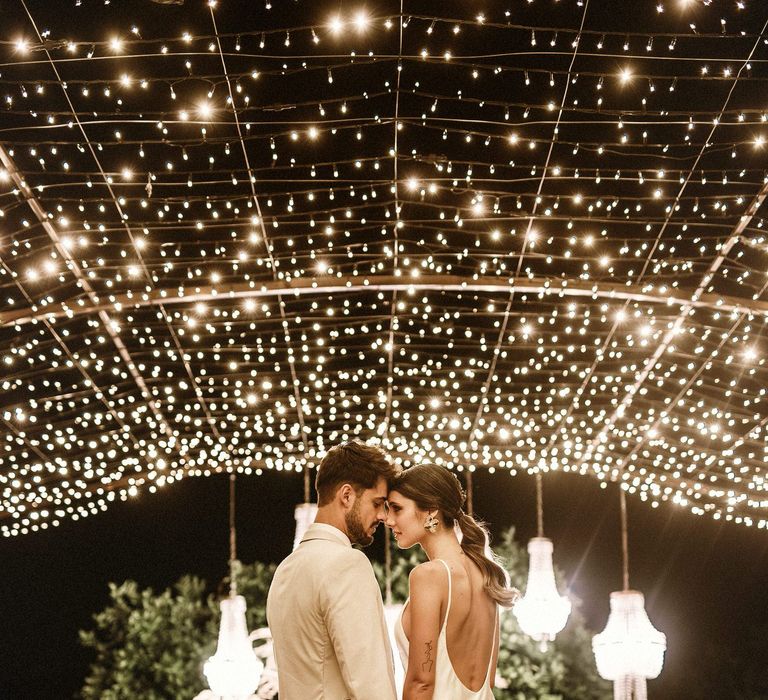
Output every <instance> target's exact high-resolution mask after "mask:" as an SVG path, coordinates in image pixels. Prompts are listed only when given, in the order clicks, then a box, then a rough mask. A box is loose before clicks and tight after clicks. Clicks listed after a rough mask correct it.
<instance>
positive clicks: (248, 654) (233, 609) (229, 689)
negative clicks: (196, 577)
mask: <svg viewBox="0 0 768 700" xmlns="http://www.w3.org/2000/svg"><path fill="white" fill-rule="evenodd" d="M235 543H236V540H235V475H234V474H232V475H230V478H229V548H230V559H229V566H230V590H229V596H228V597H227V598H225V599H224V600H222V601H221V625H220V627H219V640H218V644H217V646H216V653H215V654H214V655H213V656H212V657H211V658H210V659H208V661H206V662H205V665H204V666H203V673H205V677H206V678H207V679H208V685H209V686H210V687H211V690H212V691H213V692H214V693H216V695H218V696H220V697H221V698H226V700H244V699H245V698H248V697H249V696H251V695H252V694H253V693H254V692H255V691H256V688H257V687H258V685H259V680H260V679H261V673H262V671H263V670H264V664H263V663H262V662H261V660H260V659H259V658H258V656H256V653H255V652H254V650H253V645H252V643H251V639H250V637H249V635H248V627H247V625H246V621H245V610H246V605H245V598H243V596H241V595H237V571H238V568H239V566H240V563H239V562H238V561H237V555H236V547H235Z"/></svg>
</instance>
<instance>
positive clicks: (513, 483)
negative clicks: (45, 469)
mask: <svg viewBox="0 0 768 700" xmlns="http://www.w3.org/2000/svg"><path fill="white" fill-rule="evenodd" d="M544 489H545V492H544V493H545V510H544V513H545V534H547V535H548V536H549V537H551V538H552V539H553V540H554V543H555V560H556V563H557V564H558V565H559V566H560V568H561V569H563V570H564V571H565V573H566V577H567V580H568V584H569V587H570V590H571V592H572V593H573V594H574V595H575V596H577V597H578V598H580V599H581V600H582V601H583V611H584V612H585V614H586V617H587V621H588V623H589V624H590V626H591V627H592V628H593V629H594V630H595V631H596V632H597V631H600V630H602V628H603V627H604V625H605V622H606V619H607V615H608V597H609V594H610V592H611V591H612V590H617V589H619V588H620V587H621V561H620V536H619V529H618V528H619V509H618V502H619V499H618V492H617V487H616V486H615V485H613V484H611V485H608V487H607V488H605V489H601V488H600V486H599V484H598V483H597V482H595V481H593V480H591V479H587V478H584V477H577V476H573V475H567V474H550V475H548V476H546V477H545V482H544ZM227 495H228V481H227V477H226V476H216V477H210V478H208V479H188V480H186V481H184V482H182V483H180V484H176V485H174V486H172V487H169V488H167V489H164V490H163V491H162V492H161V493H159V494H157V495H154V496H140V497H139V498H137V499H136V500H134V501H131V502H129V503H119V504H116V505H114V506H113V507H112V508H111V509H110V511H109V512H107V513H106V514H104V515H99V516H95V517H92V518H88V519H86V520H84V521H80V522H67V523H66V524H65V525H63V526H61V527H59V528H55V529H53V530H49V531H47V532H45V533H41V534H35V535H28V536H25V537H19V538H13V539H3V540H0V561H1V562H2V576H0V620H1V621H2V628H3V634H2V635H0V659H2V663H1V664H0V697H2V698H3V700H5V699H6V698H13V699H14V700H15V699H17V698H41V699H42V698H70V697H72V695H73V693H75V692H76V691H77V690H78V689H79V687H80V685H81V683H82V680H83V678H84V676H85V674H86V672H87V668H88V664H89V661H90V657H89V654H88V652H86V650H84V649H81V648H80V646H79V644H78V640H77V631H78V629H81V628H84V627H87V626H89V623H90V616H91V614H92V613H93V612H95V611H97V610H99V609H101V608H102V607H103V606H104V605H105V604H106V603H107V602H108V595H107V583H108V582H109V581H115V582H120V581H123V580H124V579H126V578H132V579H134V580H136V581H138V582H139V584H141V585H142V586H152V587H154V588H156V589H162V588H164V587H166V586H170V585H171V584H173V583H174V582H175V581H176V580H177V579H178V578H179V577H180V576H181V575H182V574H185V573H194V574H197V575H199V576H202V577H203V578H205V579H206V580H207V581H208V582H209V584H210V588H211V590H214V589H215V588H216V584H217V582H218V581H219V580H220V579H221V578H222V577H223V576H224V575H225V574H226V568H227V558H228V549H227V548H228V532H227V527H228V526H227V522H228V515H227ZM474 496H475V510H476V512H477V514H478V515H480V516H482V517H484V518H486V519H487V520H488V521H489V523H490V526H491V529H492V530H493V531H494V532H499V531H500V530H501V529H503V528H506V527H508V526H510V525H514V526H515V527H516V528H517V537H518V539H519V540H520V541H521V542H523V543H525V542H527V540H528V538H530V537H532V536H534V535H535V520H536V518H535V482H534V480H533V478H532V477H529V476H522V475H517V476H514V477H512V476H510V475H509V474H507V473H496V474H488V473H476V474H475V479H474ZM301 499H302V479H301V476H300V475H297V474H292V473H277V472H274V473H265V474H264V475H262V476H258V477H243V476H241V477H239V478H238V497H237V504H238V514H237V524H238V555H239V557H240V558H241V559H242V560H243V561H245V562H251V561H254V560H263V561H279V560H280V559H282V558H283V557H284V556H285V555H286V554H288V552H289V551H290V548H291V543H292V538H293V529H294V522H293V506H294V505H295V504H296V503H297V502H299V501H300V500H301ZM628 508H629V544H630V584H631V585H632V586H633V587H634V588H637V589H638V590H640V591H642V592H643V593H644V594H645V596H646V608H647V610H648V612H649V615H650V618H651V621H652V622H653V624H654V625H655V626H656V627H657V628H658V629H660V630H662V631H663V632H665V633H666V635H667V645H668V651H667V656H666V661H665V665H664V670H663V671H662V675H661V677H660V678H659V679H658V680H655V681H650V682H649V695H650V696H651V697H654V698H670V699H672V698H681V699H682V698H759V697H760V698H761V697H768V695H766V691H765V690H763V691H762V692H759V691H757V690H756V689H755V688H754V687H753V688H752V689H751V690H748V689H747V685H748V684H749V683H755V682H756V681H754V679H753V680H750V678H749V676H750V673H752V674H754V675H755V676H757V675H758V674H759V675H760V676H761V677H762V675H763V666H764V651H763V650H764V646H765V641H766V640H767V639H768V635H767V634H766V628H767V627H768V612H767V611H766V606H765V594H764V580H765V575H766V573H768V558H767V557H766V549H768V541H767V540H766V538H765V533H763V532H756V531H753V530H751V529H748V528H745V527H739V526H735V525H731V524H726V523H716V522H714V521H712V520H709V519H704V518H697V517H695V516H693V515H691V514H690V513H688V512H686V511H684V510H678V509H677V508H675V507H673V506H662V507H660V508H658V509H656V510H652V509H651V508H649V507H648V506H647V505H646V504H643V503H640V502H639V501H637V500H636V499H632V498H630V499H629V502H628ZM371 552H372V555H373V556H376V557H381V552H382V537H381V533H378V534H377V540H376V544H375V545H374V546H373V547H372V548H371ZM516 583H517V584H518V585H519V586H521V587H524V585H525V582H524V581H520V582H516ZM750 668H751V671H750ZM762 682H763V684H764V681H762ZM763 687H765V686H763ZM201 689H202V688H201Z"/></svg>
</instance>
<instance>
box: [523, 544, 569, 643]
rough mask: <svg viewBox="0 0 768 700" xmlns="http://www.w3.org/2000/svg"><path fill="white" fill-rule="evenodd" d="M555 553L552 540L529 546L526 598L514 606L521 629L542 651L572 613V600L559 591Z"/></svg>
mask: <svg viewBox="0 0 768 700" xmlns="http://www.w3.org/2000/svg"><path fill="white" fill-rule="evenodd" d="M552 551H553V546H552V540H550V539H548V538H546V537H534V538H533V539H532V540H531V541H530V542H529V543H528V554H529V558H530V561H529V568H528V582H527V584H526V588H525V596H523V598H521V599H520V600H519V601H518V602H517V604H516V605H515V607H514V613H515V617H516V618H517V621H518V623H519V624H520V629H522V630H523V632H525V633H526V634H527V635H529V636H530V637H532V638H533V639H535V640H536V641H537V642H539V644H540V647H541V649H542V651H544V650H545V649H546V646H547V643H548V642H551V641H552V640H554V638H555V636H556V635H557V633H558V632H560V631H561V630H562V629H563V627H565V624H566V622H567V621H568V616H569V615H570V614H571V601H570V600H568V597H567V596H561V595H560V594H559V593H558V591H557V585H556V583H555V571H554V567H553V565H552Z"/></svg>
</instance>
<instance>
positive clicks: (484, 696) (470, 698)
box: [395, 559, 499, 700]
mask: <svg viewBox="0 0 768 700" xmlns="http://www.w3.org/2000/svg"><path fill="white" fill-rule="evenodd" d="M435 561H439V562H442V564H443V566H445V570H446V571H447V572H448V605H447V606H446V608H447V609H446V611H445V619H444V620H443V625H442V627H441V628H440V634H439V636H438V638H437V655H436V657H435V689H434V692H433V694H432V697H433V698H435V699H436V700H448V699H449V698H450V700H493V690H491V666H493V656H494V652H495V651H496V643H497V636H498V635H497V634H496V630H497V628H498V622H499V607H498V606H496V619H495V621H494V625H493V645H492V646H491V658H490V659H488V670H487V672H486V674H485V681H484V682H483V685H482V686H481V687H480V689H479V690H470V689H469V688H467V686H465V685H464V683H462V682H461V680H460V679H459V677H458V676H457V675H456V672H455V671H454V670H453V664H452V663H451V659H450V657H449V656H448V642H447V629H448V615H450V614H451V593H452V586H451V569H450V568H449V566H448V564H446V563H445V562H444V561H443V560H442V559H435ZM409 601H410V598H409V599H408V600H407V601H405V605H404V606H403V610H402V611H401V613H400V616H399V617H398V618H397V623H396V624H395V641H396V642H397V648H398V651H399V652H400V659H401V661H402V662H403V668H405V669H406V671H407V670H408V649H409V644H408V638H407V637H406V636H405V631H404V630H403V613H404V612H405V608H406V607H408V603H409Z"/></svg>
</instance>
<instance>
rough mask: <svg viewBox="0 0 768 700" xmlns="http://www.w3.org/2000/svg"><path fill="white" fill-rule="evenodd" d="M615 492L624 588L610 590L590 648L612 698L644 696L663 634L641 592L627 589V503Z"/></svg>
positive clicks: (658, 661) (660, 656)
mask: <svg viewBox="0 0 768 700" xmlns="http://www.w3.org/2000/svg"><path fill="white" fill-rule="evenodd" d="M619 493H620V499H621V535H622V555H623V565H624V572H623V573H624V590H622V591H614V592H613V593H611V612H610V615H609V616H608V623H607V624H606V626H605V629H604V630H603V631H602V632H601V633H600V634H597V635H595V637H594V638H593V640H592V649H593V650H594V652H595V661H596V662H597V671H598V673H599V674H600V676H602V677H603V678H605V679H606V680H610V681H613V697H614V700H646V698H647V696H648V695H647V689H646V679H648V678H656V677H657V676H658V675H659V674H660V673H661V668H662V666H663V665H664V651H665V650H666V648H667V638H666V636H665V635H664V634H663V633H662V632H659V631H658V630H657V629H655V628H654V627H653V625H652V624H651V621H650V620H649V619H648V615H647V613H646V612H645V605H644V598H643V594H642V593H640V592H638V591H632V590H630V589H629V566H628V547H627V503H626V495H625V493H624V490H623V489H620V492H619Z"/></svg>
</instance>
